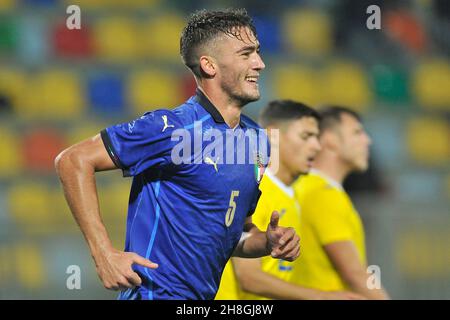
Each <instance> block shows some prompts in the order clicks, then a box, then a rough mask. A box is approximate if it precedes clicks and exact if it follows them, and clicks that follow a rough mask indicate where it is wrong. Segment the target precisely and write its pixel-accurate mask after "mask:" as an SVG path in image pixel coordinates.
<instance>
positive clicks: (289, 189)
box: [264, 168, 294, 198]
mask: <svg viewBox="0 0 450 320" xmlns="http://www.w3.org/2000/svg"><path fill="white" fill-rule="evenodd" d="M264 174H265V175H266V176H267V177H268V178H269V179H270V180H272V181H273V182H274V183H275V184H276V185H277V186H278V187H279V188H280V189H281V190H283V191H284V193H286V194H287V195H288V196H289V197H291V198H294V189H293V188H292V187H291V186H287V185H285V184H284V182H283V181H281V180H280V179H278V178H277V176H276V175H275V174H273V173H272V171H270V169H269V168H267V170H266V171H265V173H264Z"/></svg>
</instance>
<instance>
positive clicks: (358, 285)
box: [294, 107, 388, 299]
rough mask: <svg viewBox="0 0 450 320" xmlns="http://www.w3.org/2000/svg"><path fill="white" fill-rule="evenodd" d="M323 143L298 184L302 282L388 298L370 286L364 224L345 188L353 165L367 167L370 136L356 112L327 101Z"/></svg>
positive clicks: (384, 293)
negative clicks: (346, 179) (343, 185)
mask: <svg viewBox="0 0 450 320" xmlns="http://www.w3.org/2000/svg"><path fill="white" fill-rule="evenodd" d="M320 115H321V122H320V143H321V146H322V150H321V151H320V152H319V154H318V155H317V157H316V159H315V161H314V164H313V169H312V170H311V172H310V174H308V175H306V176H302V177H301V178H300V179H299V180H298V181H297V182H296V183H295V184H294V189H295V192H296V195H297V197H298V200H299V203H300V205H301V207H302V225H301V230H300V236H301V239H302V240H301V241H302V257H301V259H300V260H301V261H300V260H299V263H298V265H297V268H298V271H299V272H298V274H299V277H298V278H297V279H298V284H299V285H302V286H305V287H310V288H315V289H319V290H327V291H333V290H351V291H353V292H355V293H359V294H361V295H363V296H364V297H365V298H367V299H386V298H388V295H387V294H386V292H385V291H384V289H383V288H382V287H380V288H379V289H378V288H375V289H374V288H372V289H370V288H369V287H368V286H367V282H368V277H369V276H370V274H368V273H367V271H366V270H367V265H366V251H365V243H364V228H363V225H362V223H361V220H360V217H359V215H358V212H357V211H356V210H355V208H354V207H353V204H352V201H351V199H350V198H349V196H348V195H347V193H346V192H345V191H344V189H343V188H342V183H343V181H344V179H345V178H346V177H347V176H348V175H349V174H350V173H351V172H354V171H360V172H362V171H365V170H366V169H367V168H368V158H369V145H370V144H371V140H370V138H369V136H368V135H367V133H366V132H365V130H364V128H363V125H362V124H361V121H360V117H359V115H358V114H356V113H355V112H353V111H351V110H349V109H347V108H344V107H327V108H325V109H323V110H322V111H321V112H320Z"/></svg>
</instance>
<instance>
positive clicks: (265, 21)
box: [253, 16, 282, 54]
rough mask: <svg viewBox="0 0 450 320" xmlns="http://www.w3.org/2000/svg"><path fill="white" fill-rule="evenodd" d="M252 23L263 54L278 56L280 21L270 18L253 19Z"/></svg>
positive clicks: (280, 40) (279, 49) (258, 17)
mask: <svg viewBox="0 0 450 320" xmlns="http://www.w3.org/2000/svg"><path fill="white" fill-rule="evenodd" d="M253 23H254V25H255V28H256V30H257V32H258V40H259V43H260V44H261V48H262V49H261V52H262V53H263V54H266V53H269V54H278V53H280V51H281V45H282V38H281V25H280V20H279V19H278V18H276V17H272V16H257V17H253Z"/></svg>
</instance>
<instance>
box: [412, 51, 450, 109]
mask: <svg viewBox="0 0 450 320" xmlns="http://www.w3.org/2000/svg"><path fill="white" fill-rule="evenodd" d="M411 86H412V88H411V91H412V92H413V94H414V96H415V98H416V100H417V102H418V103H419V104H420V105H421V106H422V107H423V108H426V109H433V110H450V90H449V88H450V64H449V63H448V61H446V60H432V61H426V62H423V63H421V64H419V66H417V67H416V69H415V70H414V72H413V74H412V80H411Z"/></svg>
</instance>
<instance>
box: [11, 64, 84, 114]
mask: <svg viewBox="0 0 450 320" xmlns="http://www.w3.org/2000/svg"><path fill="white" fill-rule="evenodd" d="M27 83H28V87H27V89H26V90H25V91H24V92H23V93H22V94H23V100H22V99H21V104H20V105H19V106H18V108H17V112H18V114H19V116H21V117H22V118H28V119H36V118H37V119H50V120H71V121H72V120H74V119H76V118H78V117H79V116H80V115H81V114H82V113H83V111H84V110H83V109H84V107H85V105H86V104H85V102H84V99H83V93H82V86H81V82H80V80H79V79H78V77H77V76H76V75H75V74H73V73H70V72H68V71H63V70H52V69H50V70H48V71H45V72H42V73H38V74H35V75H33V76H30V79H28V81H27Z"/></svg>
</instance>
